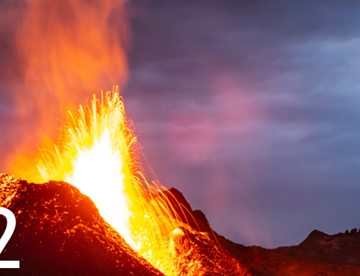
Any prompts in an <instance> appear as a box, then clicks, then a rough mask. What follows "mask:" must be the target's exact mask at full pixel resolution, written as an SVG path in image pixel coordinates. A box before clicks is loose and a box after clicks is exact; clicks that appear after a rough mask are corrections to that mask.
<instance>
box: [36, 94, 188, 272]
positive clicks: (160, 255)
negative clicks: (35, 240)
mask: <svg viewBox="0 0 360 276" xmlns="http://www.w3.org/2000/svg"><path fill="white" fill-rule="evenodd" d="M69 114H70V118H71V121H70V122H68V123H67V124H66V125H65V126H64V127H63V130H62V133H61V135H60V139H59V142H58V144H57V145H56V146H55V150H54V151H45V150H43V151H42V153H43V159H42V160H41V161H40V162H39V164H38V171H39V175H38V176H37V178H38V179H33V181H39V182H47V181H50V180H62V181H66V182H69V183H71V184H72V185H74V186H76V187H77V188H79V189H80V191H81V192H82V193H84V194H86V195H88V196H89V197H90V198H91V199H92V200H93V201H94V203H95V204H96V206H97V207H98V209H99V211H100V214H101V215H102V216H103V217H104V219H105V220H106V221H107V222H108V223H109V224H110V225H111V226H112V227H114V228H115V229H116V230H117V231H118V232H119V233H120V234H121V235H122V236H123V237H124V239H125V240H126V242H127V243H128V244H129V245H130V246H131V247H132V248H134V249H135V250H136V251H137V252H139V253H140V254H141V255H142V256H143V257H144V258H145V259H147V260H148V261H149V262H150V263H151V264H152V265H153V266H154V267H156V268H158V269H160V270H161V271H163V272H164V273H165V274H167V275H177V265H176V258H175V255H174V254H175V252H174V250H175V249H174V242H176V239H178V238H179V235H180V236H182V235H184V233H183V232H182V230H180V227H181V226H182V225H183V223H182V222H180V220H179V219H178V212H179V210H180V211H182V210H183V209H182V207H180V204H178V206H177V207H178V208H177V209H178V210H174V207H170V206H172V205H171V204H170V203H169V198H168V197H167V196H166V195H164V194H163V193H162V190H163V188H162V187H161V186H160V185H158V184H157V183H155V182H153V183H151V184H150V183H148V182H147V181H146V179H145V176H144V174H143V172H142V168H141V165H140V163H139V162H138V159H139V156H140V152H139V147H138V145H137V139H136V136H135V135H134V133H133V131H132V130H131V124H130V123H129V121H128V120H127V118H126V115H125V108H124V104H123V101H122V99H121V97H120V96H119V93H118V88H116V90H115V91H113V92H112V93H110V92H108V93H106V95H102V97H101V100H98V99H96V98H95V96H94V98H93V100H92V104H91V106H88V107H87V108H86V109H85V110H84V108H83V107H82V106H80V109H79V113H78V114H77V115H73V114H71V113H70V112H69Z"/></svg>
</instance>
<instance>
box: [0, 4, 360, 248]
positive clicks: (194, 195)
mask: <svg viewBox="0 0 360 276" xmlns="http://www.w3.org/2000/svg"><path fill="white" fill-rule="evenodd" d="M18 3H21V1H18ZM4 7H6V9H7V10H6V13H7V14H10V15H9V16H8V18H6V20H5V19H2V20H0V133H1V136H0V146H1V148H0V154H1V155H2V156H5V157H6V156H7V155H8V154H10V153H11V152H12V151H13V150H14V148H15V145H14V143H15V142H14V141H16V136H17V135H18V133H21V125H20V124H19V123H18V120H17V119H16V118H17V116H18V110H17V107H16V105H15V103H14V98H13V94H14V93H15V92H14V87H15V86H17V87H19V88H21V87H22V86H23V82H22V76H23V73H22V70H21V68H20V66H19V63H20V62H21V60H20V58H19V56H18V55H17V53H16V49H15V47H14V45H15V42H14V33H15V31H16V29H17V24H18V23H17V21H16V17H17V16H18V14H17V12H15V9H16V8H18V7H16V6H11V5H10V8H9V1H4V0H1V1H0V8H3V11H4V10H5V9H4ZM127 10H128V16H129V26H130V30H131V43H130V47H129V49H130V50H129V53H128V59H129V60H128V62H129V80H128V83H127V85H126V87H125V89H124V91H123V92H122V95H123V97H124V100H125V106H126V110H127V115H128V117H129V118H131V119H132V120H133V121H134V126H135V128H136V130H137V133H138V134H139V135H140V137H139V141H140V143H141V145H142V146H143V148H144V152H145V155H146V157H147V159H148V161H149V163H150V165H151V166H152V168H153V169H154V171H155V172H156V174H157V177H158V179H159V180H160V182H161V183H162V184H163V185H164V186H166V187H175V188H177V189H179V190H180V191H182V192H183V194H184V195H185V197H186V198H187V199H188V201H189V202H190V204H191V206H192V207H193V208H194V209H201V210H202V211H203V212H204V213H205V214H206V216H207V217H208V220H209V222H210V224H211V225H212V227H213V228H214V230H215V231H217V232H218V233H220V234H222V235H224V236H225V237H227V238H229V239H231V240H233V241H235V242H238V243H242V244H245V245H253V244H255V245H261V246H264V247H276V246H280V245H292V244H298V243H299V242H301V241H302V240H303V239H304V238H305V237H306V236H307V235H308V234H309V233H310V232H311V231H312V230H313V229H315V228H316V229H318V230H321V231H324V232H327V233H329V234H334V233H337V232H340V231H341V232H343V231H345V229H351V228H355V227H360V222H359V221H360V215H359V210H360V200H359V198H360V185H359V180H358V179H360V169H359V168H360V91H359V89H360V70H359V68H360V35H359V34H360V2H358V1H350V0H349V1H288V0H284V1H278V0H274V1H254V0H239V1H235V0H231V1H227V0H225V1H218V0H216V1H215V0H191V1H190V0H181V1H169V0H161V1H160V0H148V1H145V0H134V1H129V3H127ZM12 13H13V14H14V16H11V14H12ZM116 15H118V14H115V15H114V16H112V17H111V24H113V25H116V23H117V22H118V21H117V17H116ZM16 93H19V92H16ZM29 122H31V120H29ZM14 137H15V138H14ZM4 170H5V164H4V163H0V171H4Z"/></svg>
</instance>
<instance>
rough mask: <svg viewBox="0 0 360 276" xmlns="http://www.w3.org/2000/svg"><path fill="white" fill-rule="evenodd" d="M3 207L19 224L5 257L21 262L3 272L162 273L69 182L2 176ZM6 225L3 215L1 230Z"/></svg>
mask: <svg viewBox="0 0 360 276" xmlns="http://www.w3.org/2000/svg"><path fill="white" fill-rule="evenodd" d="M0 206H1V207H5V208H8V209H10V210H11V211H12V212H13V213H14V214H15V216H16V223H17V224H16V228H15V231H14V234H13V236H12V237H11V239H10V241H9V243H8V244H7V246H6V247H5V249H4V251H3V252H2V254H1V255H0V259H1V260H20V269H1V270H0V275H49V276H56V275H94V276H99V275H163V274H162V273H161V272H160V271H158V270H157V269H155V268H154V267H153V266H151V265H150V264H149V263H148V262H147V261H146V260H145V259H143V258H142V257H141V256H140V255H139V254H138V253H136V252H135V251H134V250H133V249H132V248H131V247H130V246H129V245H128V244H127V243H126V242H125V240H124V239H123V238H122V237H121V236H120V235H119V234H118V233H117V232H116V231H115V230H114V229H113V228H111V226H110V225H109V224H108V223H107V222H106V221H105V220H104V219H103V218H102V217H101V216H100V214H99V211H98V209H97V208H96V207H95V205H94V203H93V202H92V201H91V200H90V198H88V197H87V196H85V195H83V194H82V193H80V191H79V190H78V189H77V188H75V187H74V186H72V185H70V184H68V183H65V182H55V181H50V182H48V183H45V184H33V183H27V182H26V181H24V180H21V179H17V178H14V177H13V176H11V175H6V174H0ZM5 227H6V219H5V218H4V217H3V216H0V234H1V233H3V231H4V229H5Z"/></svg>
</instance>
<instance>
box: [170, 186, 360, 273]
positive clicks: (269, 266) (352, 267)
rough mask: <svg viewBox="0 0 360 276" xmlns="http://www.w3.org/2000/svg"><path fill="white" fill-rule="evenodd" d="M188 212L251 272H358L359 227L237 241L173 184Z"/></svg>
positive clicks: (190, 217)
mask: <svg viewBox="0 0 360 276" xmlns="http://www.w3.org/2000/svg"><path fill="white" fill-rule="evenodd" d="M170 191H171V194H172V195H174V196H175V197H176V199H177V201H179V202H180V203H181V204H182V205H183V206H186V208H187V209H188V210H189V214H191V216H190V215H187V217H186V218H184V219H183V220H184V221H186V220H188V221H189V222H190V225H191V226H192V227H196V226H195V225H194V221H193V219H192V218H195V220H196V223H197V224H198V226H199V227H200V229H201V231H204V232H208V233H209V236H210V237H212V238H213V240H215V238H214V237H216V239H217V240H218V241H219V243H220V244H221V245H222V246H223V247H224V248H226V249H227V250H228V251H230V252H231V253H232V255H233V256H235V257H236V258H237V259H238V260H239V262H241V263H242V265H244V266H246V267H247V268H248V269H249V271H251V272H252V274H253V275H269V276H320V275H322V276H360V229H359V231H356V229H353V230H351V231H350V232H348V231H347V232H346V233H339V234H335V235H332V236H331V235H327V234H325V233H322V232H320V231H317V230H314V231H313V232H311V234H310V235H309V236H308V237H307V238H306V239H305V240H304V241H303V242H302V243H300V244H299V245H297V246H289V247H279V248H276V249H265V248H262V247H259V246H244V245H241V244H236V243H234V242H231V241H229V240H227V239H226V238H224V237H223V236H220V235H218V234H217V233H216V232H213V231H212V230H211V229H210V227H209V224H208V221H207V219H206V217H205V215H204V214H203V213H202V212H201V211H199V210H195V211H193V210H192V209H191V207H190V205H189V203H188V202H187V201H186V199H185V198H184V196H183V195H182V194H181V193H180V192H179V191H177V190H176V189H174V188H171V189H170Z"/></svg>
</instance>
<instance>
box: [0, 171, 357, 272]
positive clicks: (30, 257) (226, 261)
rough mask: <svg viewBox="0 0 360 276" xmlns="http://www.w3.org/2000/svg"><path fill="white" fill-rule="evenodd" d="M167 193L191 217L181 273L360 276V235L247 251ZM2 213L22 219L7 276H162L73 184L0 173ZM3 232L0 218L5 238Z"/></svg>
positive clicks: (182, 232)
mask: <svg viewBox="0 0 360 276" xmlns="http://www.w3.org/2000/svg"><path fill="white" fill-rule="evenodd" d="M164 194H165V195H166V196H168V197H169V199H170V200H169V204H174V205H175V204H177V203H180V204H182V205H184V206H186V208H187V210H188V211H189V212H188V213H187V214H183V215H182V216H179V217H180V219H181V220H182V221H183V222H184V224H183V227H181V228H179V229H177V231H175V232H173V233H171V236H172V237H171V241H172V242H173V243H172V244H171V246H172V247H173V249H174V252H175V254H176V260H177V265H178V267H179V268H180V270H179V271H178V275H246V276H252V275H253V276H265V275H276V276H277V275H279V276H280V275H310V276H311V275H355V276H356V275H360V258H359V256H360V229H359V231H357V229H352V230H351V231H346V232H345V233H339V234H335V235H332V236H331V235H327V234H325V233H323V232H320V231H317V230H314V231H313V232H312V233H311V234H310V235H309V236H308V237H307V238H306V239H305V240H304V241H303V242H302V243H300V244H299V245H298V246H290V247H279V248H276V249H265V248H261V247H258V246H250V247H246V246H244V245H241V244H236V243H234V242H231V241H230V240H227V239H226V238H224V237H223V236H221V235H219V234H217V233H216V232H214V231H213V230H212V229H211V227H210V225H209V223H208V221H207V218H206V216H205V215H204V214H203V213H202V212H201V211H200V210H192V208H191V206H190V204H189V203H188V202H187V201H186V199H185V198H184V196H183V195H182V193H181V192H180V191H178V190H176V189H174V188H171V189H170V190H167V191H165V192H164ZM0 207H5V208H8V209H10V210H12V211H13V213H14V214H15V216H16V221H17V225H16V228H15V232H14V234H13V236H12V237H11V239H10V241H9V243H8V244H7V245H6V247H5V249H4V251H3V252H2V254H1V255H0V259H1V260H20V269H2V270H1V275H164V274H163V273H162V272H161V271H159V270H158V269H156V268H154V267H153V266H152V265H151V264H150V263H149V262H148V261H147V260H145V259H144V258H143V257H142V256H141V255H140V254H138V253H137V252H136V251H135V250H134V249H133V248H132V247H131V246H130V245H128V244H127V243H126V241H125V240H124V238H123V237H121V235H120V234H119V233H118V232H117V231H116V230H115V229H114V228H113V227H111V226H110V225H109V224H108V223H107V222H106V221H105V220H104V219H103V218H102V217H101V215H100V213H99V211H98V209H97V208H96V206H95V204H94V203H93V202H92V200H91V199H90V198H89V197H88V196H86V195H84V194H82V193H81V192H80V191H79V190H78V189H77V188H76V187H74V186H72V185H71V184H68V183H66V182H61V181H50V182H47V183H44V184H34V183H28V182H27V181H26V180H23V179H20V178H15V177H14V176H12V175H8V174H1V175H0ZM5 227H6V220H5V218H4V217H1V218H0V233H2V232H3V231H4V229H5ZM195 228H200V230H196V229H195Z"/></svg>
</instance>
